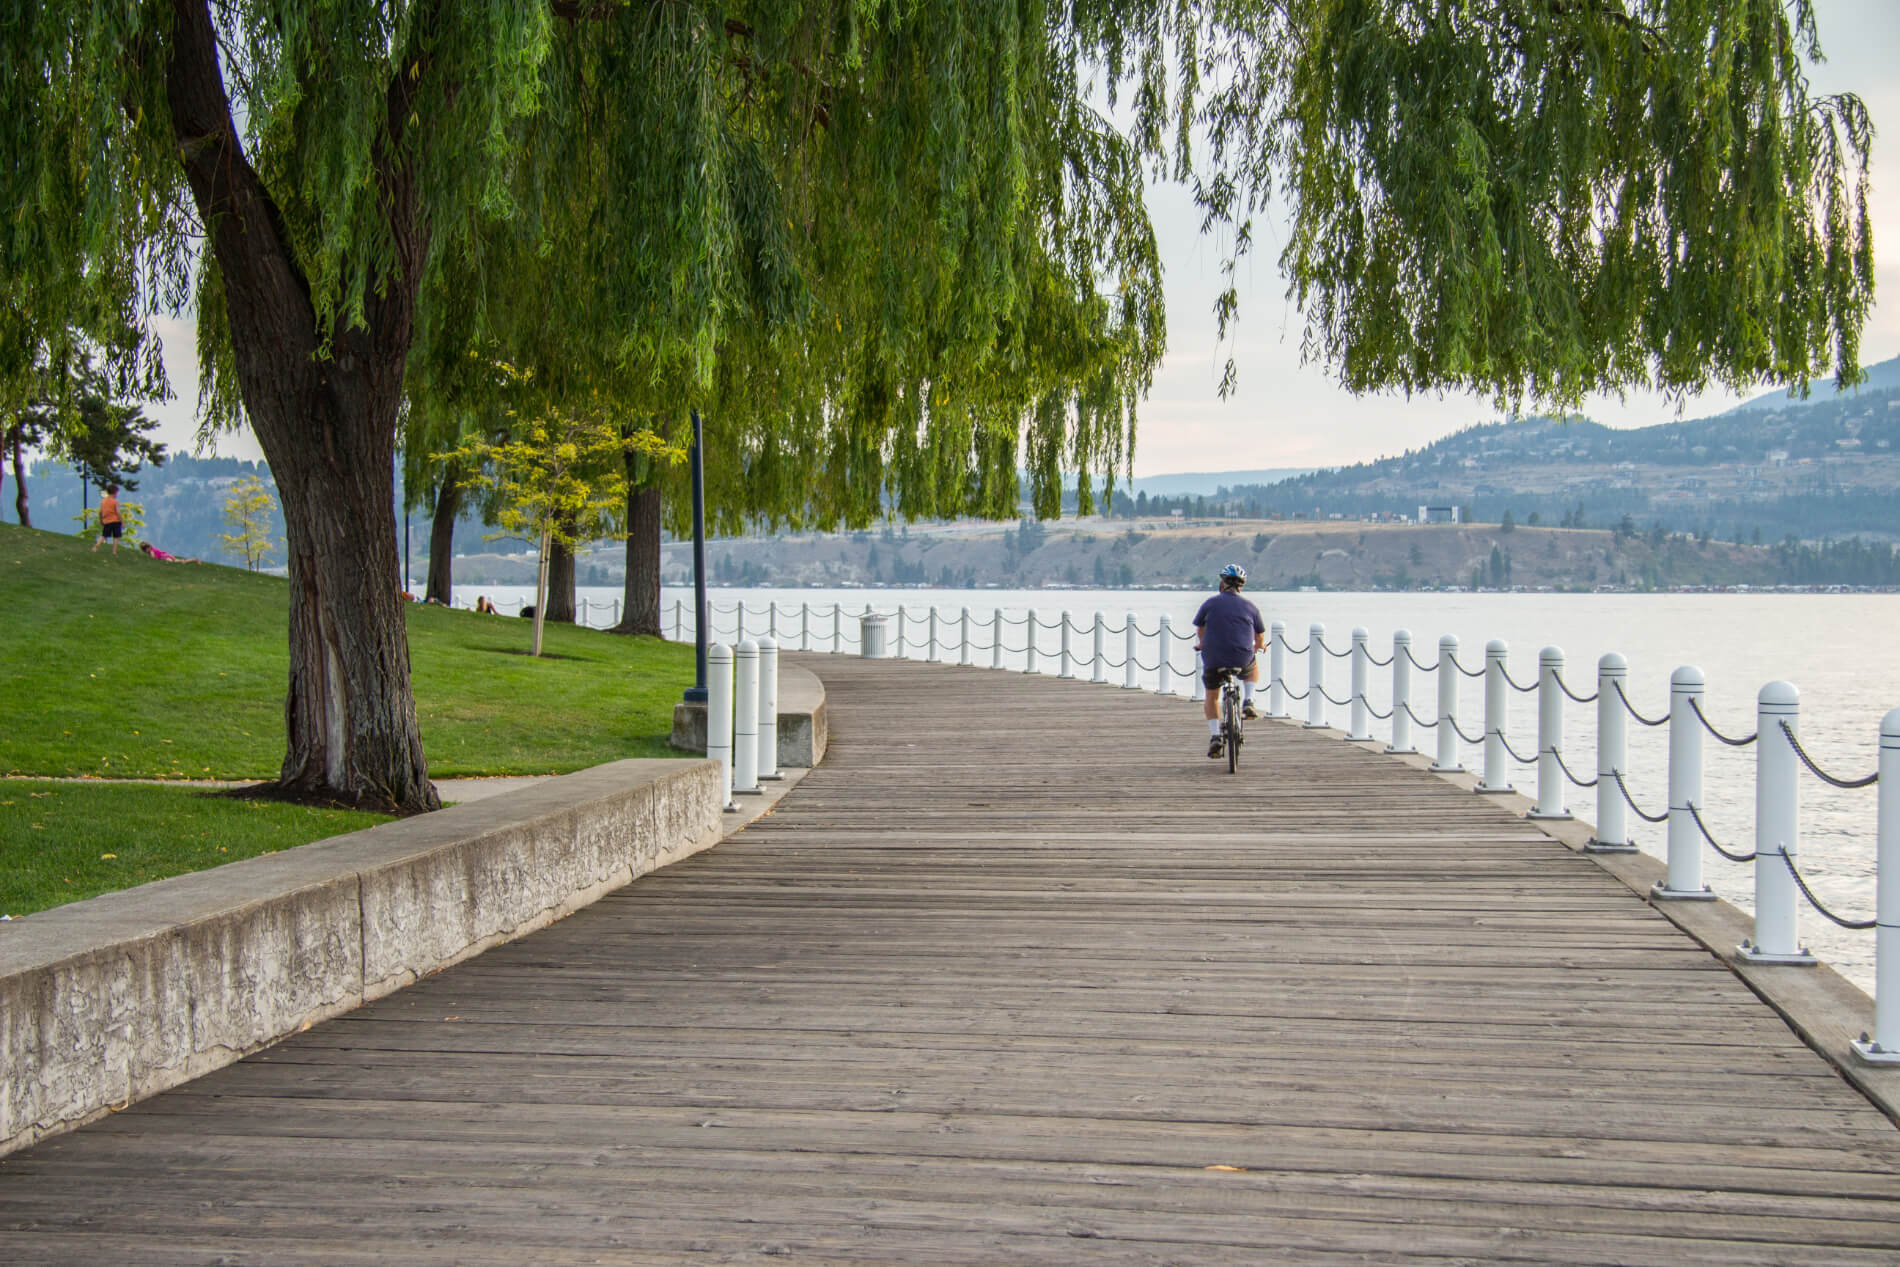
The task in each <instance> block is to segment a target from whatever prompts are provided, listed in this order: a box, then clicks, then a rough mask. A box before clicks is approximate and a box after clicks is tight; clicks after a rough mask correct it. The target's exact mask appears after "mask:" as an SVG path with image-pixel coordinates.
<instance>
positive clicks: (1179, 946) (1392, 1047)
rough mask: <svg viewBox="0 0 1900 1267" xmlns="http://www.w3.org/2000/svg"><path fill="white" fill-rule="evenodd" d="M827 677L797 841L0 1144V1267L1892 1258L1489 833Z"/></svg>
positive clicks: (1318, 786)
mask: <svg viewBox="0 0 1900 1267" xmlns="http://www.w3.org/2000/svg"><path fill="white" fill-rule="evenodd" d="M810 663H811V664H812V667H813V668H814V670H815V671H817V672H819V673H820V674H821V676H823V677H824V678H825V679H826V682H827V687H828V690H829V691H830V703H829V707H830V711H831V716H832V748H831V755H830V757H829V758H828V759H827V762H826V764H825V765H824V766H823V767H821V768H820V769H819V770H817V771H814V772H813V773H812V774H810V775H809V776H807V777H806V779H805V781H804V782H803V783H802V784H801V785H800V787H799V788H798V789H797V790H796V791H795V792H794V793H793V795H792V796H790V797H789V798H787V799H786V800H785V801H783V802H781V803H780V804H779V805H778V806H777V807H776V808H775V810H774V811H773V812H772V813H770V814H768V815H766V816H765V817H763V818H761V819H759V820H757V821H756V822H755V823H754V824H752V825H751V826H750V827H748V828H747V829H746V830H745V831H744V832H743V833H741V834H740V835H739V836H738V837H736V838H734V839H733V840H731V841H729V842H727V843H726V844H725V845H723V846H722V847H721V848H720V849H718V850H715V851H713V852H711V853H709V854H702V855H699V856H698V857H696V858H694V859H691V860H688V861H687V862H684V863H681V864H679V865H678V866H675V867H673V868H669V869H668V870H666V871H663V872H660V873H657V874H655V875H653V876H650V877H647V878H646V879H644V880H643V881H641V882H640V883H639V884H636V885H634V886H631V887H630V888H628V889H625V890H622V891H620V892H618V893H616V894H613V895H610V896H609V897H608V898H607V899H605V900H603V901H602V902H600V903H599V904H597V905H596V906H594V907H592V908H590V909H588V910H586V911H584V912H581V913H579V914H577V915H575V916H573V917H570V918H569V919H567V920H564V921H562V922H560V923H559V924H556V925H555V926H553V927H551V928H549V929H546V930H544V931H542V932H541V933H538V934H536V935H535V936H533V937H531V938H528V939H525V940H523V941H521V942H519V943H515V944H512V945H509V946H506V947H501V948H498V949H496V950H494V951H492V952H490V953H489V954H487V955H485V956H483V957H481V958H480V959H478V960H475V961H472V962H470V963H466V964H462V965H458V966H457V967H455V968H453V969H451V970H449V971H447V972H444V973H441V974H439V975H437V976H436V977H433V978H431V979H429V980H427V981H424V982H421V983H419V984H417V985H416V986H414V987H412V988H411V989H409V990H406V991H403V992H401V993H399V994H397V995H394V996H391V997H389V998H386V999H383V1000H381V1001H379V1002H378V1003H376V1004H374V1005H372V1006H370V1007H367V1008H364V1009H362V1010H361V1011H359V1012H357V1013H355V1014H353V1015H351V1016H349V1017H344V1018H339V1019H338V1020H336V1021H334V1022H331V1023H329V1024H327V1025H324V1026H320V1027H317V1028H315V1029H313V1030H311V1031H310V1032H308V1033H306V1034H303V1035H300V1036H297V1037H295V1038H292V1039H290V1040H288V1041H286V1042H285V1043H283V1044H280V1045H279V1046H278V1047H276V1048H273V1049H272V1050H270V1051H267V1052H264V1053H260V1054H259V1055H258V1056H256V1057H254V1058H252V1059H250V1060H247V1061H245V1062H241V1063H240V1064H238V1065H236V1066H232V1067H230V1068H228V1069H225V1070H221V1071H219V1072H217V1073H215V1074H212V1075H210V1076H208V1077H206V1078H204V1079H201V1080H199V1081H198V1082H196V1083H193V1084H191V1085H190V1086H188V1087H185V1088H181V1089H179V1090H178V1091H176V1092H172V1093H169V1094H167V1095H164V1096H160V1097H158V1098H156V1099H154V1100H152V1101H149V1102H147V1103H144V1104H141V1105H137V1106H134V1107H133V1108H131V1109H129V1110H127V1111H126V1112H123V1113H120V1114H117V1115H114V1116H113V1117H111V1118H109V1119H107V1120H106V1121H103V1122H100V1123H97V1124H95V1126H94V1127H91V1128H88V1129H87V1130H84V1131H80V1132H77V1133H75V1134H73V1135H70V1136H65V1137H61V1138H59V1139H56V1140H52V1141H49V1142H47V1143H45V1144H43V1145H41V1146H40V1147H38V1148H35V1149H32V1150H29V1151H27V1152H24V1153H21V1154H16V1155H15V1156H13V1157H10V1158H5V1159H0V1259H4V1260H5V1261H7V1262H8V1263H14V1262H20V1263H29V1262H71V1261H113V1260H123V1261H141V1262H197V1261H205V1260H208V1259H224V1260H229V1261H233V1262H242V1261H270V1262H313V1263H314V1262H324V1263H347V1262H354V1261H358V1260H361V1259H370V1258H373V1259H374V1261H376V1262H379V1263H381V1262H392V1261H393V1262H403V1261H408V1262H417V1263H434V1262H474V1263H488V1262H497V1263H498V1262H511V1263H512V1262H522V1261H536V1262H548V1263H569V1262H581V1261H594V1260H597V1259H600V1258H609V1259H615V1260H637V1261H642V1262H670V1261H688V1260H691V1261H705V1260H706V1258H707V1257H708V1256H713V1257H723V1258H736V1259H747V1258H751V1257H755V1256H756V1257H780V1256H790V1257H797V1258H799V1259H801V1260H803V1261H808V1262H839V1263H846V1262H852V1263H889V1262H898V1261H931V1262H944V1263H991V1262H1026V1263H1027V1262H1050V1263H1068V1262H1074V1261H1077V1260H1078V1259H1080V1258H1086V1259H1087V1260H1088V1261H1090V1262H1101V1263H1114V1264H1119V1263H1144V1264H1148V1263H1156V1262H1176V1263H1196V1264H1199V1263H1206V1262H1212V1261H1237V1260H1253V1261H1282V1260H1291V1259H1297V1260H1299V1261H1304V1262H1314V1263H1334V1262H1339V1263H1344V1262H1365V1261H1382V1262H1383V1261H1395V1260H1404V1261H1408V1262H1412V1263H1417V1264H1421V1265H1422V1264H1434V1263H1453V1262H1470V1261H1490V1260H1497V1259H1503V1258H1509V1259H1511V1260H1513V1261H1520V1262H1552V1263H1557V1262H1565V1263H1568V1262H1577V1263H1584V1262H1589V1263H1605V1262H1619V1263H1621V1262H1629V1263H1643V1262H1653V1263H1671V1264H1673V1263H1694V1264H1700V1263H1708V1264H1718V1263H1785V1262H1790V1261H1800V1262H1803V1263H1809V1262H1815V1263H1819V1262H1840V1263H1874V1262H1891V1261H1894V1260H1895V1256H1896V1254H1900V1134H1897V1133H1896V1131H1895V1129H1894V1127H1893V1124H1892V1123H1890V1122H1889V1121H1888V1120H1887V1119H1886V1118H1885V1117H1884V1116H1882V1115H1881V1114H1879V1113H1878V1112H1876V1111H1875V1110H1874V1109H1872V1108H1871V1107H1870V1106H1869V1105H1868V1104H1867V1102H1866V1101H1865V1100H1864V1099H1863V1098H1862V1097H1860V1096H1859V1095H1858V1094H1857V1093H1856V1092H1855V1091H1854V1090H1853V1089H1852V1088H1851V1087H1849V1086H1848V1085H1847V1084H1846V1083H1845V1082H1843V1081H1842V1079H1841V1078H1840V1077H1839V1075H1838V1074H1837V1072H1836V1071H1834V1070H1833V1069H1831V1068H1829V1067H1828V1066H1827V1065H1826V1064H1825V1063H1824V1062H1822V1061H1821V1060H1820V1059H1819V1058H1817V1057H1816V1056H1815V1055H1814V1054H1813V1053H1812V1052H1811V1051H1809V1050H1808V1049H1807V1048H1806V1047H1805V1046H1804V1045H1802V1044H1801V1043H1800V1042H1799V1041H1798V1040H1796V1039H1795V1038H1794V1037H1793V1035H1791V1034H1790V1033H1789V1031H1788V1030H1787V1028H1786V1026H1785V1025H1784V1024H1783V1023H1782V1022H1781V1021H1780V1020H1779V1018H1777V1017H1776V1016H1775V1015H1774V1014H1773V1013H1772V1012H1771V1011H1769V1010H1768V1009H1767V1008H1766V1007H1764V1006H1763V1005H1762V1004H1761V1003H1760V1002H1759V1000H1757V999H1756V998H1755V996H1754V995H1753V993H1752V992H1750V991H1749V990H1748V989H1747V988H1746V987H1745V986H1744V985H1742V983H1740V982H1739V981H1738V980H1737V979H1736V978H1735V977H1734V975H1733V974H1732V973H1731V972H1730V971H1729V970H1728V969H1727V968H1726V966H1724V965H1723V964H1722V963H1720V962H1719V961H1718V960H1716V959H1715V958H1714V957H1713V956H1711V955H1709V954H1708V953H1707V952H1705V951H1703V950H1702V949H1700V948H1699V947H1697V946H1696V945H1695V944H1694V943H1692V942H1690V941H1689V940H1688V939H1687V938H1686V937H1684V936H1682V935H1681V934H1680V933H1678V932H1677V931H1676V930H1675V929H1674V928H1673V926H1671V925H1669V924H1668V923H1667V922H1666V921H1664V920H1662V919H1661V918H1660V917H1659V916H1658V915H1657V914H1656V912H1654V911H1652V910H1650V909H1649V908H1648V907H1646V906H1645V905H1644V904H1643V903H1642V902H1640V901H1639V900H1637V899H1636V898H1634V897H1632V895H1631V894H1630V893H1629V892H1628V891H1627V889H1625V888H1624V887H1623V886H1622V885H1621V884H1620V883H1619V882H1617V881H1616V880H1615V879H1614V878H1613V877H1610V876H1608V875H1606V874H1605V873H1604V872H1603V871H1602V870H1601V869H1599V868H1597V867H1596V866H1594V865H1593V864H1591V863H1590V862H1589V861H1588V860H1586V859H1582V858H1580V857H1578V856H1576V855H1574V854H1571V853H1570V852H1568V851H1567V850H1564V849H1562V848H1561V847H1558V846H1556V845H1554V844H1553V843H1552V842H1551V841H1550V840H1548V839H1547V838H1546V837H1544V836H1543V835H1542V834H1541V833H1537V832H1535V831H1533V830H1531V829H1530V828H1529V827H1528V826H1527V825H1526V824H1524V823H1522V822H1521V821H1518V820H1515V819H1513V818H1511V817H1510V816H1509V815H1508V814H1506V813H1505V812H1503V811H1502V810H1501V809H1500V808H1499V807H1498V806H1497V805H1496V804H1495V803H1494V802H1492V801H1489V800H1487V799H1485V798H1482V797H1477V796H1473V795H1471V794H1469V793H1465V792H1461V791H1459V790H1457V789H1455V788H1453V787H1451V786H1449V785H1448V784H1445V783H1444V782H1442V781H1440V780H1437V779H1433V778H1431V777H1429V776H1427V775H1425V774H1423V773H1421V772H1420V771H1417V770H1415V769H1411V768H1409V767H1406V766H1404V765H1402V764H1399V763H1395V762H1390V761H1385V760H1381V759H1379V758H1377V757H1374V756H1373V755H1371V754H1368V753H1366V752H1363V751H1360V750H1358V749H1356V748H1353V747H1351V746H1350V745H1346V744H1341V743H1339V742H1337V740H1336V739H1334V738H1331V737H1327V736H1321V735H1313V734H1308V733H1304V732H1302V731H1300V730H1299V729H1297V728H1294V727H1289V726H1258V727H1255V728H1253V729H1252V730H1250V731H1249V743H1248V749H1247V753H1246V758H1247V760H1246V761H1245V762H1244V763H1243V766H1242V773H1241V775H1240V776H1239V777H1238V778H1231V777H1229V776H1228V775H1227V774H1226V772H1225V764H1224V763H1215V762H1211V761H1208V760H1207V759H1206V758H1205V756H1204V755H1202V754H1203V752H1204V746H1205V740H1204V738H1203V736H1204V734H1205V731H1204V729H1203V727H1202V726H1201V724H1200V721H1199V716H1198V710H1197V709H1195V708H1193V707H1191V706H1188V705H1185V704H1183V703H1182V702H1180V701H1169V700H1159V699H1156V698H1154V697H1152V696H1146V695H1141V694H1138V693H1133V692H1120V691H1112V690H1105V689H1103V688H1099V687H1089V686H1085V685H1080V684H1077V683H1066V682H1059V681H1055V680H1053V679H1047V678H1027V677H1024V676H1022V675H1012V674H995V673H988V672H983V671H977V670H959V669H955V668H953V667H949V666H926V665H918V664H912V663H897V662H889V661H883V662H866V661H858V660H850V659H844V660H830V659H814V660H812V661H811V662H810ZM1215 1166H1219V1167H1232V1169H1209V1167H1215ZM1081 1242H1086V1245H1084V1244H1081Z"/></svg>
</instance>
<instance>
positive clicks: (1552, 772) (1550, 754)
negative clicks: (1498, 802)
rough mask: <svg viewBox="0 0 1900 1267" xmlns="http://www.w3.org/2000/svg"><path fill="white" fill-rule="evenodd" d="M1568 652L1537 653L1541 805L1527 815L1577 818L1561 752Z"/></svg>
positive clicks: (1539, 799)
mask: <svg viewBox="0 0 1900 1267" xmlns="http://www.w3.org/2000/svg"><path fill="white" fill-rule="evenodd" d="M1563 672H1564V653H1563V650H1562V648H1560V647H1545V648H1544V649H1543V650H1542V651H1539V652H1538V653H1537V806H1536V808H1535V809H1533V810H1531V812H1530V813H1528V814H1526V815H1525V816H1524V817H1526V818H1574V817H1575V815H1573V814H1572V813H1571V812H1570V811H1569V810H1567V809H1565V808H1564V772H1563V770H1562V769H1561V768H1560V767H1559V766H1558V765H1557V755H1558V754H1559V753H1560V752H1562V751H1563V747H1564V692H1563V688H1562V687H1561V686H1559V685H1557V683H1558V680H1559V679H1560V678H1562V677H1563Z"/></svg>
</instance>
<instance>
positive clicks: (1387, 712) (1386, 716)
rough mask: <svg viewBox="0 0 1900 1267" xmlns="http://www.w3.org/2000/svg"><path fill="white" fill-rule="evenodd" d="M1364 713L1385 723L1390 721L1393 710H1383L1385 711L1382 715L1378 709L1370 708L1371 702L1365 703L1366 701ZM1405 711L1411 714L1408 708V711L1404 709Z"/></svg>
mask: <svg viewBox="0 0 1900 1267" xmlns="http://www.w3.org/2000/svg"><path fill="white" fill-rule="evenodd" d="M1366 711H1367V712H1368V713H1371V714H1372V715H1373V716H1374V717H1377V718H1378V719H1379V720H1380V721H1387V720H1390V718H1391V716H1392V713H1393V709H1391V708H1388V709H1386V710H1385V711H1384V712H1383V713H1382V712H1380V711H1379V710H1378V709H1376V708H1374V707H1373V706H1372V701H1371V700H1367V701H1366ZM1405 711H1406V712H1408V713H1409V712H1411V711H1412V710H1411V709H1409V708H1408V709H1406V710H1405Z"/></svg>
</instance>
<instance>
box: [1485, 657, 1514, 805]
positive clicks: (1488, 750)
mask: <svg viewBox="0 0 1900 1267" xmlns="http://www.w3.org/2000/svg"><path fill="white" fill-rule="evenodd" d="M1509 654H1510V648H1509V647H1508V646H1506V645H1505V642H1504V640H1503V639H1502V638H1493V639H1491V641H1489V642H1487V643H1485V644H1484V778H1482V779H1480V780H1479V781H1478V787H1477V790H1478V791H1480V792H1508V791H1510V790H1511V768H1510V766H1509V765H1507V764H1506V763H1505V758H1504V725H1505V719H1506V715H1507V709H1508V705H1509V703H1510V699H1509V697H1508V696H1507V695H1506V694H1505V691H1506V690H1507V689H1508V687H1507V685H1506V683H1505V681H1504V661H1505V658H1506V657H1507V656H1508V655H1509Z"/></svg>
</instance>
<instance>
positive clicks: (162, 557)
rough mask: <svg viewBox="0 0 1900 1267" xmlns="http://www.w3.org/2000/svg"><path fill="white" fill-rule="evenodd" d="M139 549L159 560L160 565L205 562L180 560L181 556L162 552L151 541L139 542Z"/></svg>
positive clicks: (166, 551) (200, 560) (167, 551)
mask: <svg viewBox="0 0 1900 1267" xmlns="http://www.w3.org/2000/svg"><path fill="white" fill-rule="evenodd" d="M139 549H140V550H141V551H143V552H144V553H145V554H146V556H147V557H149V558H154V559H157V560H158V561H159V562H160V563H203V562H204V560H203V559H183V558H180V557H179V556H177V555H175V554H173V553H172V552H171V551H170V550H161V549H159V548H158V547H157V546H155V545H153V544H152V543H151V542H149V541H141V542H139Z"/></svg>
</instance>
